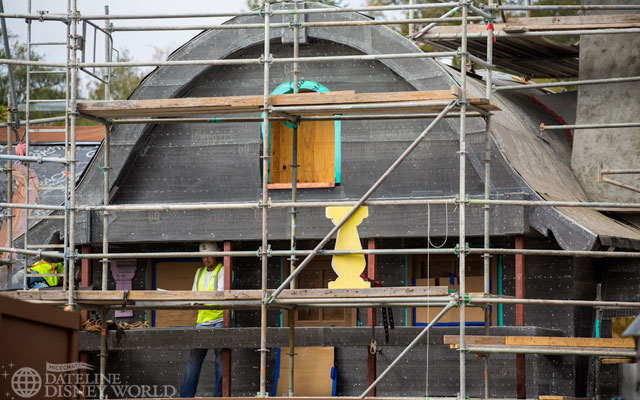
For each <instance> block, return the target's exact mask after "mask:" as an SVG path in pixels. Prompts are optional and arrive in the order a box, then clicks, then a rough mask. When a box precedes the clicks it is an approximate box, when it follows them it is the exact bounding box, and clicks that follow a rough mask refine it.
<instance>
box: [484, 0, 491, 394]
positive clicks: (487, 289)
mask: <svg viewBox="0 0 640 400" xmlns="http://www.w3.org/2000/svg"><path fill="white" fill-rule="evenodd" d="M492 5H493V0H489V6H492ZM487 23H488V26H487V78H486V79H487V82H486V87H485V97H486V98H487V100H489V102H491V97H492V96H491V95H492V93H491V88H492V87H493V68H492V64H493V12H492V13H491V14H490V15H489V18H488V20H487ZM484 120H485V131H484V132H485V136H484V199H485V200H490V198H491V115H487V116H486V117H485V118H484ZM483 208H484V241H483V245H484V248H485V249H488V248H490V247H491V238H490V234H491V229H490V228H491V226H490V223H491V206H490V205H489V204H485V205H484V206H483ZM482 257H483V259H482V262H483V267H484V290H483V291H484V293H491V264H490V261H491V255H490V254H487V253H484V254H482ZM490 322H491V313H490V312H489V307H484V334H485V335H487V336H488V335H489V325H490ZM483 361H484V398H485V399H488V398H489V357H488V355H485V357H483Z"/></svg>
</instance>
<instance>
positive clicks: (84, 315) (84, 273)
mask: <svg viewBox="0 0 640 400" xmlns="http://www.w3.org/2000/svg"><path fill="white" fill-rule="evenodd" d="M80 252H81V253H82V254H89V253H91V246H82V248H81V250H80ZM69 281H70V282H71V283H73V279H70V280H69ZM80 285H81V286H82V287H87V286H89V285H91V260H90V259H88V258H83V259H82V261H80ZM88 319H89V310H82V311H80V323H82V324H84V322H85V321H86V320H88Z"/></svg>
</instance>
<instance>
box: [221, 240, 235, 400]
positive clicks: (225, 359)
mask: <svg viewBox="0 0 640 400" xmlns="http://www.w3.org/2000/svg"><path fill="white" fill-rule="evenodd" d="M224 251H231V242H228V241H227V242H224ZM223 263H224V290H231V289H232V287H231V278H232V277H233V265H232V260H231V256H224V261H223ZM232 318H233V317H232V314H231V310H224V319H223V323H222V326H223V327H224V328H231V326H232ZM230 396H231V349H222V397H230Z"/></svg>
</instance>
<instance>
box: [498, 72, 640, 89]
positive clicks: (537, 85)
mask: <svg viewBox="0 0 640 400" xmlns="http://www.w3.org/2000/svg"><path fill="white" fill-rule="evenodd" d="M637 81H640V76H629V77H621V78H603V79H582V80H577V81H564V82H547V83H532V84H527V85H509V86H498V87H494V88H493V91H494V92H503V91H505V90H528V89H544V88H550V87H565V86H584V85H598V84H601V83H623V82H637Z"/></svg>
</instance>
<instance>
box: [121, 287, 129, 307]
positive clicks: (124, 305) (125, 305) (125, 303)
mask: <svg viewBox="0 0 640 400" xmlns="http://www.w3.org/2000/svg"><path fill="white" fill-rule="evenodd" d="M128 295H129V289H125V290H124V292H123V293H122V311H126V310H127V296H128Z"/></svg>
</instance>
